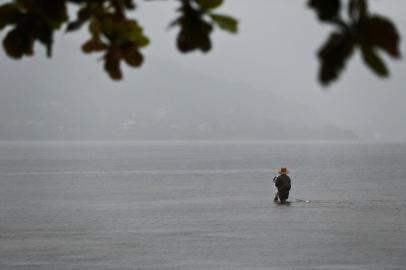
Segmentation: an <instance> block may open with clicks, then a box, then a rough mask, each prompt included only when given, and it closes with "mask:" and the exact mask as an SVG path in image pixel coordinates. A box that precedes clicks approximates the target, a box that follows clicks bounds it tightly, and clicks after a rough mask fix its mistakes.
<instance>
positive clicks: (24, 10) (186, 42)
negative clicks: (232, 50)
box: [0, 0, 237, 80]
mask: <svg viewBox="0 0 406 270" xmlns="http://www.w3.org/2000/svg"><path fill="white" fill-rule="evenodd" d="M178 1H179V2H180V5H181V7H180V8H179V12H180V13H181V15H180V17H179V18H177V19H176V20H175V21H174V22H173V23H172V25H173V26H180V33H179V35H178V39H177V40H178V48H179V50H180V51H181V52H188V51H193V50H197V49H200V50H201V51H204V52H207V51H209V50H210V49H211V41H210V33H211V32H212V31H213V28H214V26H218V27H219V28H221V29H223V30H227V31H229V32H232V33H235V32H237V20H235V19H234V18H232V17H229V16H226V15H222V14H216V13H213V10H215V9H216V8H218V7H220V6H221V5H222V3H223V0H178ZM68 5H75V6H77V10H78V11H77V15H76V18H75V19H73V20H70V19H69V17H68V12H67V10H68ZM135 8H136V5H135V1H134V0H52V1H50V0H14V1H11V2H9V3H6V4H3V5H0V30H3V29H4V28H6V27H9V28H11V30H9V31H8V32H7V34H6V36H5V38H4V40H3V47H4V49H5V51H6V53H7V55H8V56H10V57H11V58H14V59H21V58H22V57H23V56H31V55H33V54H34V44H35V42H36V41H39V42H40V43H41V44H43V45H44V46H45V47H46V49H47V55H48V56H49V57H50V56H51V52H52V45H53V35H54V32H55V31H56V30H59V29H60V28H61V27H62V26H63V25H64V24H66V32H72V31H75V30H78V29H81V28H82V27H83V26H84V25H88V30H89V34H90V38H89V39H88V40H87V41H85V42H84V43H83V45H82V50H83V52H84V53H86V54H88V53H102V55H103V56H102V60H103V62H104V69H105V71H106V72H107V73H108V74H109V76H110V77H111V78H112V79H114V80H119V79H121V78H122V77H123V75H122V71H121V63H122V62H125V63H126V64H127V65H129V66H131V67H140V66H141V65H142V63H143V62H144V56H143V54H142V52H141V49H142V48H145V47H147V46H148V44H149V43H150V41H149V38H148V37H147V36H146V35H145V34H144V31H143V27H142V26H141V25H140V24H139V23H138V22H137V20H136V19H134V18H128V17H127V13H128V12H129V11H131V10H134V9H135Z"/></svg>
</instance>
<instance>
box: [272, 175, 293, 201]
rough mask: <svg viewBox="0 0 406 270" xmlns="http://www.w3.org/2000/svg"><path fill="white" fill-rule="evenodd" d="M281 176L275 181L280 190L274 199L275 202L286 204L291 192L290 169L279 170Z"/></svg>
mask: <svg viewBox="0 0 406 270" xmlns="http://www.w3.org/2000/svg"><path fill="white" fill-rule="evenodd" d="M278 173H279V176H278V177H275V178H274V179H273V182H274V183H275V187H276V188H277V189H278V192H277V193H276V194H275V198H274V199H273V201H274V202H278V199H279V201H280V203H286V200H287V199H288V197H289V191H290V182H291V181H290V177H289V176H288V173H289V171H288V169H287V168H281V169H280V170H279V172H278Z"/></svg>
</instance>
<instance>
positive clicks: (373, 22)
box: [361, 16, 400, 57]
mask: <svg viewBox="0 0 406 270" xmlns="http://www.w3.org/2000/svg"><path fill="white" fill-rule="evenodd" d="M361 30H362V35H363V36H362V37H363V40H364V41H365V42H367V43H368V44H369V45H371V46H377V47H379V48H381V49H383V50H384V51H386V52H387V53H388V54H389V55H391V56H393V57H399V56H400V51H399V43H400V37H399V34H398V31H397V30H396V27H395V26H394V25H393V23H392V22H391V21H389V20H388V19H386V18H384V17H380V16H372V17H369V18H367V19H365V20H363V21H362V23H361Z"/></svg>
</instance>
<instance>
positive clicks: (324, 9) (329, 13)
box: [309, 0, 341, 21]
mask: <svg viewBox="0 0 406 270" xmlns="http://www.w3.org/2000/svg"><path fill="white" fill-rule="evenodd" d="M309 6H310V7H311V8H313V9H315V10H316V12H317V15H318V17H319V20H321V21H330V20H333V19H335V18H336V17H337V16H338V13H339V11H340V9H341V1H340V0H310V1H309Z"/></svg>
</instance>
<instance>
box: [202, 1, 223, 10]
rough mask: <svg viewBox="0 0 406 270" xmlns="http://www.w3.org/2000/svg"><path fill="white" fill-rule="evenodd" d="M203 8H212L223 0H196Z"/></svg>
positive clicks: (219, 4)
mask: <svg viewBox="0 0 406 270" xmlns="http://www.w3.org/2000/svg"><path fill="white" fill-rule="evenodd" d="M196 2H197V3H198V4H199V6H201V7H202V8H203V9H213V8H217V7H219V6H221V4H223V0H196Z"/></svg>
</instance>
